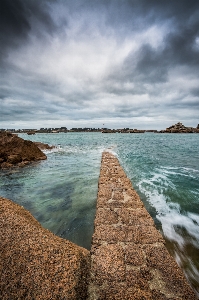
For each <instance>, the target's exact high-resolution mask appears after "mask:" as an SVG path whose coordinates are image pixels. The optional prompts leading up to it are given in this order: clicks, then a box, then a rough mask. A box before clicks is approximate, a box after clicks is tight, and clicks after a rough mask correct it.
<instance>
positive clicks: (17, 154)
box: [0, 132, 47, 168]
mask: <svg viewBox="0 0 199 300" xmlns="http://www.w3.org/2000/svg"><path fill="white" fill-rule="evenodd" d="M46 158H47V157H46V155H45V154H44V153H43V152H42V151H41V150H40V149H39V148H38V147H37V145H35V143H33V142H31V141H26V140H24V139H22V138H20V137H18V136H17V135H14V134H12V133H9V132H0V168H10V167H13V166H20V167H21V166H24V165H26V164H28V163H30V162H31V161H38V160H44V159H46Z"/></svg>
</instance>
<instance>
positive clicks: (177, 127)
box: [160, 122, 199, 133]
mask: <svg viewBox="0 0 199 300" xmlns="http://www.w3.org/2000/svg"><path fill="white" fill-rule="evenodd" d="M198 126H199V125H198ZM160 133H199V129H198V127H197V128H194V127H186V126H184V125H183V124H182V123H181V122H178V123H176V124H174V125H172V126H170V127H168V128H166V129H165V130H161V131H160Z"/></svg>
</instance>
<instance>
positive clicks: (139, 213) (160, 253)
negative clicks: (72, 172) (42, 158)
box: [89, 152, 197, 300]
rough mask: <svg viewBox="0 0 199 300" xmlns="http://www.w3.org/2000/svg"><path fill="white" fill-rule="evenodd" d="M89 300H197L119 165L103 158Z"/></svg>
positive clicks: (93, 241)
mask: <svg viewBox="0 0 199 300" xmlns="http://www.w3.org/2000/svg"><path fill="white" fill-rule="evenodd" d="M94 226H95V229H94V234H93V240H92V248H91V276H90V283H89V294H90V296H89V300H97V299H100V300H102V299H107V300H108V299H117V300H120V299H121V300H124V299H128V300H130V299H142V300H144V299H147V300H150V299H151V300H154V299H161V300H165V299H190V300H193V299H197V298H196V296H195V294H194V292H193V291H192V289H191V288H190V286H189V284H188V283H187V281H186V278H185V276H184V274H183V272H182V270H181V269H180V268H179V267H178V265H177V263H176V262H175V261H174V259H173V257H171V256H170V254H169V252H168V251H167V249H166V247H165V245H164V240H163V238H162V236H161V234H160V233H159V231H158V230H157V229H156V228H155V225H154V222H153V219H152V218H151V216H150V215H149V213H148V212H147V210H146V209H145V207H144V205H143V203H142V201H141V200H140V198H139V196H138V194H137V193H136V192H135V190H134V189H133V187H132V184H131V182H130V180H129V179H128V178H127V176H126V174H125V172H124V170H123V169H122V167H121V166H120V164H119V161H118V159H117V158H116V157H114V156H113V155H112V154H111V153H109V152H104V153H103V154H102V162H101V170H100V178H99V188H98V197H97V211H96V217H95V224H94Z"/></svg>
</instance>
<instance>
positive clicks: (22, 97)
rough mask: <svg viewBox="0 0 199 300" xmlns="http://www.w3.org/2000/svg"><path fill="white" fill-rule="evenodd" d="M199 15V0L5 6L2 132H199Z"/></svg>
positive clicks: (0, 16) (55, 0) (0, 27)
mask: <svg viewBox="0 0 199 300" xmlns="http://www.w3.org/2000/svg"><path fill="white" fill-rule="evenodd" d="M198 15H199V2H198V0H191V1H190V0H189V1H188V0H182V1H177V0H175V1H165V0H159V1H155V0H139V1H138V0H123V1H121V0H120V1H119V0H112V1H109V0H106V1H105V0H102V1H97V0H92V1H91V0H90V1H89V0H88V1H83V0H75V1H69V0H66V1H63V0H48V1H47V0H43V1H38V0H34V1H33V0H25V1H24V0H23V1H22V0H15V1H12V0H1V1H0V45H1V47H0V78H1V80H0V127H2V128H31V127H32V128H33V127H34V128H40V127H59V126H66V127H68V128H71V127H84V126H87V127H101V126H102V124H105V126H106V127H110V128H120V127H130V128H140V129H147V128H148V129H152V128H153V129H164V128H165V127H167V126H170V125H172V124H173V123H176V122H178V121H181V122H183V123H184V124H185V125H186V126H194V127H195V126H196V125H197V124H198V123H199V118H198V111H199V89H198V87H199V18H198Z"/></svg>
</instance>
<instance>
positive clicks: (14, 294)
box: [0, 197, 90, 300]
mask: <svg viewBox="0 0 199 300" xmlns="http://www.w3.org/2000/svg"><path fill="white" fill-rule="evenodd" d="M89 269H90V253H89V251H88V250H86V249H84V248H82V247H79V246H77V245H75V244H73V243H71V242H69V241H67V240H64V239H62V238H60V237H57V236H55V235H54V234H53V233H51V232H50V231H49V230H47V229H44V228H43V227H42V226H41V225H40V223H39V222H38V221H37V220H36V219H35V218H34V217H33V216H32V215H31V214H30V212H28V211H27V210H25V209H24V208H23V207H21V206H19V205H17V204H15V203H13V202H12V201H10V200H8V199H5V198H2V197H0V274H1V275H0V277H1V278H0V299H4V300H9V299H43V300H45V299H70V300H75V299H78V300H80V299H87V282H88V277H89Z"/></svg>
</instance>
